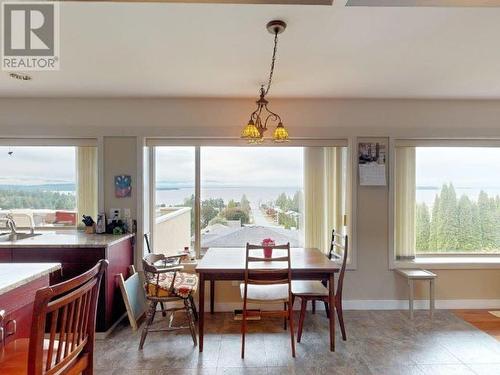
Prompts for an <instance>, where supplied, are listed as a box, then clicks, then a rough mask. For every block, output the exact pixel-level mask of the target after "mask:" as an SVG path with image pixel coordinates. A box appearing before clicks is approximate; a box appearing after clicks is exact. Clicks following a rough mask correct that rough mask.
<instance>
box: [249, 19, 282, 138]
mask: <svg viewBox="0 0 500 375" xmlns="http://www.w3.org/2000/svg"><path fill="white" fill-rule="evenodd" d="M266 28H267V30H268V31H269V32H270V33H271V34H273V35H274V49H273V57H272V59H271V69H270V71H269V79H268V82H267V87H264V85H262V86H261V88H260V97H259V100H257V102H256V103H257V109H256V110H255V111H254V112H252V114H251V115H250V120H248V124H247V125H246V126H245V127H244V128H243V131H242V132H241V138H243V139H246V140H248V143H262V142H264V133H265V131H266V130H267V125H268V124H269V125H271V123H275V124H277V125H276V128H275V129H274V133H273V141H274V142H277V143H280V142H287V141H288V131H287V130H286V128H285V127H284V125H283V122H282V121H281V117H280V116H279V115H278V114H277V113H275V112H273V111H271V110H270V109H269V108H268V107H267V106H268V104H269V102H268V101H267V99H266V95H267V94H268V93H269V90H270V88H271V83H272V80H273V73H274V65H275V62H276V52H277V50H278V34H281V33H282V32H283V31H285V29H286V23H285V22H283V21H281V20H274V21H271V22H269V23H268V24H267V26H266Z"/></svg>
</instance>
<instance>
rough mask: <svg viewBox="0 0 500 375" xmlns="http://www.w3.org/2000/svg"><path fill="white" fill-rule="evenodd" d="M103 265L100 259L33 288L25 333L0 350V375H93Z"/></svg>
mask: <svg viewBox="0 0 500 375" xmlns="http://www.w3.org/2000/svg"><path fill="white" fill-rule="evenodd" d="M107 267H108V261H107V260H100V261H99V262H98V263H97V264H96V265H95V266H94V267H93V268H92V269H90V270H89V271H87V272H85V273H83V274H82V275H80V276H77V277H75V278H73V279H71V280H68V281H64V282H62V283H60V284H56V285H52V286H49V287H45V288H42V289H39V290H38V291H37V292H36V294H35V302H34V305H33V318H32V322H31V333H30V337H29V339H17V340H14V341H13V342H11V343H9V344H8V345H7V346H6V347H5V348H4V349H3V351H2V352H1V353H0V358H1V359H0V362H1V364H0V367H1V369H0V373H1V374H2V375H11V374H27V375H52V374H68V375H73V374H80V373H81V374H83V375H91V374H93V354H94V334H95V321H96V313H97V299H98V295H99V286H100V282H101V278H102V275H103V274H104V272H105V270H106V268H107Z"/></svg>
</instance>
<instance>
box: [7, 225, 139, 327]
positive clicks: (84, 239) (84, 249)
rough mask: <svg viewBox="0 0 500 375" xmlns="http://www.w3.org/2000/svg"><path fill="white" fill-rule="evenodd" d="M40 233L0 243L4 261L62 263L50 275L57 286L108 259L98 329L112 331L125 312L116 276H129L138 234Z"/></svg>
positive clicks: (59, 231) (101, 290)
mask: <svg viewBox="0 0 500 375" xmlns="http://www.w3.org/2000/svg"><path fill="white" fill-rule="evenodd" d="M39 233H42V234H41V235H39V236H35V237H31V238H26V239H23V240H17V241H5V242H0V264H2V263H3V264H7V263H10V264H17V263H24V264H30V263H37V262H40V263H47V262H53V263H60V264H61V271H60V272H53V273H51V274H50V275H49V276H47V279H49V277H50V280H49V282H50V285H53V284H57V283H60V282H62V281H66V280H69V279H71V278H73V277H76V276H78V275H81V274H82V273H84V272H86V271H88V270H89V269H91V268H92V267H94V266H95V265H96V263H97V262H98V261H99V260H101V259H106V260H107V261H108V262H109V266H108V269H107V270H106V272H104V276H103V281H102V284H101V288H100V292H99V300H98V304H97V331H98V332H101V333H106V334H107V333H109V332H111V330H112V328H113V327H114V326H115V325H116V324H117V323H118V321H119V320H120V319H121V317H122V316H123V315H124V314H125V305H124V304H123V299H122V296H121V292H120V286H119V285H118V282H117V278H116V275H118V274H120V273H121V274H123V275H124V277H125V278H126V277H127V275H128V272H129V266H130V265H132V264H134V235H133V234H124V235H111V234H85V233H84V232H79V231H76V230H58V231H40V232H39ZM7 266H10V265H7ZM4 267H5V266H4ZM6 269H9V268H6ZM0 275H1V271H0ZM1 279H2V277H1V276H0V280H1ZM47 284H48V283H47ZM16 290H19V288H18V289H16Z"/></svg>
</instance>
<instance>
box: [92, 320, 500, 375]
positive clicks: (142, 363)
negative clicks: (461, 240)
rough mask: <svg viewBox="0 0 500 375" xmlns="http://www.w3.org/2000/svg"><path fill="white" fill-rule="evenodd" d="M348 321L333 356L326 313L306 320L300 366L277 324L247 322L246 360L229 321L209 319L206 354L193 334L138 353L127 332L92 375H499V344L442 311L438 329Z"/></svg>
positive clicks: (149, 342) (160, 336)
mask: <svg viewBox="0 0 500 375" xmlns="http://www.w3.org/2000/svg"><path fill="white" fill-rule="evenodd" d="M180 318H181V317H179V319H180ZM156 319H157V321H158V324H164V322H162V321H161V320H162V319H161V315H159V314H158V315H157V318H156ZM345 320H346V325H347V334H348V341H346V342H343V341H342V339H341V337H340V332H338V331H339V330H337V332H338V335H337V341H336V342H337V349H336V352H335V353H331V352H329V351H328V333H327V332H328V321H327V319H326V318H325V316H324V312H317V314H316V315H311V314H310V313H309V314H308V316H307V318H306V323H305V327H304V334H303V337H302V342H301V343H300V344H297V357H296V358H295V359H293V358H292V357H291V353H290V339H289V337H290V336H289V334H288V332H287V331H283V328H282V323H281V321H279V320H269V319H268V320H266V321H261V322H250V328H249V331H250V332H249V334H248V336H247V337H248V339H247V350H246V354H245V359H244V360H242V359H241V358H240V334H239V322H234V321H233V319H232V315H231V314H222V313H219V314H215V315H213V316H210V315H207V318H206V326H207V329H206V335H205V350H204V352H203V353H202V354H200V353H198V348H197V347H194V346H193V343H192V340H191V337H190V335H189V332H176V333H171V332H169V333H164V332H162V333H150V334H149V335H148V338H147V339H146V344H145V346H144V349H143V350H142V351H139V350H138V343H139V335H140V333H139V332H138V333H132V331H131V329H130V328H129V327H128V326H125V325H123V326H121V327H119V328H118V329H117V330H116V331H115V332H114V333H113V334H112V335H111V336H110V337H109V338H108V339H106V340H103V341H98V342H97V344H96V345H97V347H96V358H95V370H96V371H95V373H96V374H98V375H99V374H116V375H127V374H169V375H180V374H183V375H184V374H214V375H219V374H252V375H253V374H255V375H265V374H270V375H271V374H273V375H274V374H276V375H278V374H360V375H364V374H374V375H375V374H376V375H393V374H394V375H395V374H420V375H423V374H428V375H441V374H443V375H444V374H451V375H462V374H464V375H465V374H472V375H473V374H477V375H493V374H495V375H500V342H498V341H496V340H495V339H494V338H492V337H491V336H489V335H487V334H486V333H484V332H482V331H480V330H478V329H476V328H475V327H473V326H472V325H470V324H468V323H466V322H464V321H463V320H461V319H460V318H459V317H457V316H456V315H454V314H453V313H452V312H449V311H438V312H436V314H435V317H434V320H433V321H430V320H429V319H428V315H427V314H426V313H425V312H417V313H416V317H415V319H414V320H413V321H410V320H409V319H408V318H407V313H406V312H403V311H346V312H345Z"/></svg>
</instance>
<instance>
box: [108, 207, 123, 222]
mask: <svg viewBox="0 0 500 375" xmlns="http://www.w3.org/2000/svg"><path fill="white" fill-rule="evenodd" d="M115 213H118V219H121V217H122V209H121V208H110V209H109V216H108V220H113V218H114V217H115Z"/></svg>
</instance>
